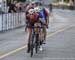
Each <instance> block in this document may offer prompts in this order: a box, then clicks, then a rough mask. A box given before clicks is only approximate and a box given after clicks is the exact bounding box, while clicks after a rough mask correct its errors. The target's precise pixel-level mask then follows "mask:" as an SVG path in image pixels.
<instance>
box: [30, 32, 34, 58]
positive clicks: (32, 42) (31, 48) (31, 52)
mask: <svg viewBox="0 0 75 60" xmlns="http://www.w3.org/2000/svg"><path fill="white" fill-rule="evenodd" d="M31 39H32V40H31V43H30V50H31V51H30V56H31V57H32V56H33V50H34V32H33V34H32V37H31Z"/></svg>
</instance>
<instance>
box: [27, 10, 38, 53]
mask: <svg viewBox="0 0 75 60" xmlns="http://www.w3.org/2000/svg"><path fill="white" fill-rule="evenodd" d="M38 17H39V14H38V13H35V12H34V9H29V10H28V13H27V15H26V19H27V30H28V34H29V35H28V50H27V53H29V52H30V40H31V35H32V34H31V33H32V26H34V24H35V22H37V20H38Z"/></svg>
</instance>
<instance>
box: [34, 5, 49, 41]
mask: <svg viewBox="0 0 75 60" xmlns="http://www.w3.org/2000/svg"><path fill="white" fill-rule="evenodd" d="M35 11H36V12H38V13H39V18H40V21H41V22H42V26H43V27H44V28H43V32H42V33H43V34H42V35H44V39H43V40H42V42H44V40H46V27H47V28H48V23H49V14H48V11H47V10H46V9H45V8H43V7H42V6H39V7H36V8H35Z"/></svg>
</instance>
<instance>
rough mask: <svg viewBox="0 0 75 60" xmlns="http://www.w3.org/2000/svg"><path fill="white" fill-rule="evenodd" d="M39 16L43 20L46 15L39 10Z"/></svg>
mask: <svg viewBox="0 0 75 60" xmlns="http://www.w3.org/2000/svg"><path fill="white" fill-rule="evenodd" d="M39 18H42V19H44V20H45V18H46V16H45V14H44V11H41V12H39Z"/></svg>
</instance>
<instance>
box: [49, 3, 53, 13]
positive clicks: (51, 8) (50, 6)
mask: <svg viewBox="0 0 75 60" xmlns="http://www.w3.org/2000/svg"><path fill="white" fill-rule="evenodd" d="M49 8H50V13H51V12H52V10H53V6H52V4H50V5H49Z"/></svg>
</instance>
